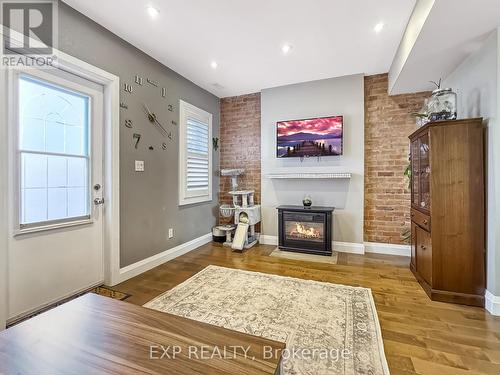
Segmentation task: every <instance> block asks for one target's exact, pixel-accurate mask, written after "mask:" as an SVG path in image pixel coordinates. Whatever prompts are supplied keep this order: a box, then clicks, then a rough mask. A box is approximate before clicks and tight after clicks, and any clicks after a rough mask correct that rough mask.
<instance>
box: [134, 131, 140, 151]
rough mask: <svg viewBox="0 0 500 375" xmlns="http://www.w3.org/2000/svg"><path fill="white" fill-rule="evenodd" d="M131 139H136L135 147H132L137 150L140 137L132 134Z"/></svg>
mask: <svg viewBox="0 0 500 375" xmlns="http://www.w3.org/2000/svg"><path fill="white" fill-rule="evenodd" d="M132 138H133V139H137V141H135V146H134V147H135V148H136V149H137V147H138V146H139V141H140V140H141V135H140V134H138V133H134V135H133V136H132Z"/></svg>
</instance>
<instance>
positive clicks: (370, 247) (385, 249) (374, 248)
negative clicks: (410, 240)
mask: <svg viewBox="0 0 500 375" xmlns="http://www.w3.org/2000/svg"><path fill="white" fill-rule="evenodd" d="M365 252H367V253H376V254H388V255H399V256H405V257H409V256H411V248H410V245H395V244H390V243H377V242H365Z"/></svg>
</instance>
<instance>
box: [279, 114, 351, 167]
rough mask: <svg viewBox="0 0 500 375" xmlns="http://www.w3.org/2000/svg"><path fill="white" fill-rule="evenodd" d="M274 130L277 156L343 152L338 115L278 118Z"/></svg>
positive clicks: (340, 123) (336, 154)
mask: <svg viewBox="0 0 500 375" xmlns="http://www.w3.org/2000/svg"><path fill="white" fill-rule="evenodd" d="M277 133H278V134H277V138H278V139H277V148H278V150H277V154H278V158H294V157H300V158H302V157H310V156H338V155H342V153H343V137H344V118H343V117H342V116H331V117H318V118H311V119H305V120H291V121H280V122H278V123H277Z"/></svg>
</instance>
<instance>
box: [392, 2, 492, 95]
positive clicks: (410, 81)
mask: <svg viewBox="0 0 500 375" xmlns="http://www.w3.org/2000/svg"><path fill="white" fill-rule="evenodd" d="M420 1H424V0H420ZM425 1H426V2H431V3H432V1H429V0H425ZM413 18H414V17H412V21H413ZM499 25H500V1H499V0H435V1H433V4H432V7H431V9H430V12H429V14H428V15H427V17H426V19H425V22H424V23H423V27H422V29H421V31H420V32H419V35H418V37H417V38H416V40H415V41H414V43H413V44H412V45H411V51H410V52H409V54H408V55H407V57H406V60H405V61H404V63H403V64H402V67H401V69H400V70H398V71H393V69H391V77H390V78H391V79H390V81H391V87H390V92H391V94H403V93H408V92H418V91H425V90H432V89H434V88H435V86H434V85H433V84H432V83H430V82H429V81H438V80H439V79H440V78H443V79H445V78H447V77H448V76H449V74H450V73H452V72H453V71H454V70H455V69H456V68H457V67H458V65H459V64H460V63H461V62H462V61H463V60H464V59H465V58H466V57H467V56H469V55H470V54H471V53H473V52H474V51H475V50H477V49H478V48H480V47H481V45H482V42H483V41H484V40H485V39H486V38H487V37H488V35H490V33H491V32H492V31H493V30H495V28H497V27H498V26H499ZM403 44H404V43H403Z"/></svg>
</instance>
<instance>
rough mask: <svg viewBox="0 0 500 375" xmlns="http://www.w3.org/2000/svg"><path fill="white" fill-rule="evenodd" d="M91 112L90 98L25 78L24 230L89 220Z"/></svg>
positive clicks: (22, 101) (22, 151)
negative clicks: (45, 224) (43, 225)
mask: <svg viewBox="0 0 500 375" xmlns="http://www.w3.org/2000/svg"><path fill="white" fill-rule="evenodd" d="M89 110H90V99H89V97H87V96H84V95H81V94H79V93H76V92H73V91H69V90H66V89H64V88H63V87H58V86H55V85H52V84H49V83H46V82H43V81H40V80H35V79H32V78H30V77H28V76H21V78H20V80H19V153H20V164H21V165H20V168H21V171H20V223H21V226H31V225H36V224H41V223H42V224H43V223H46V222H51V221H61V220H62V221H66V220H68V221H69V220H75V219H80V218H85V217H87V218H88V217H90V189H89V162H90V154H89V128H90V124H89Z"/></svg>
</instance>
